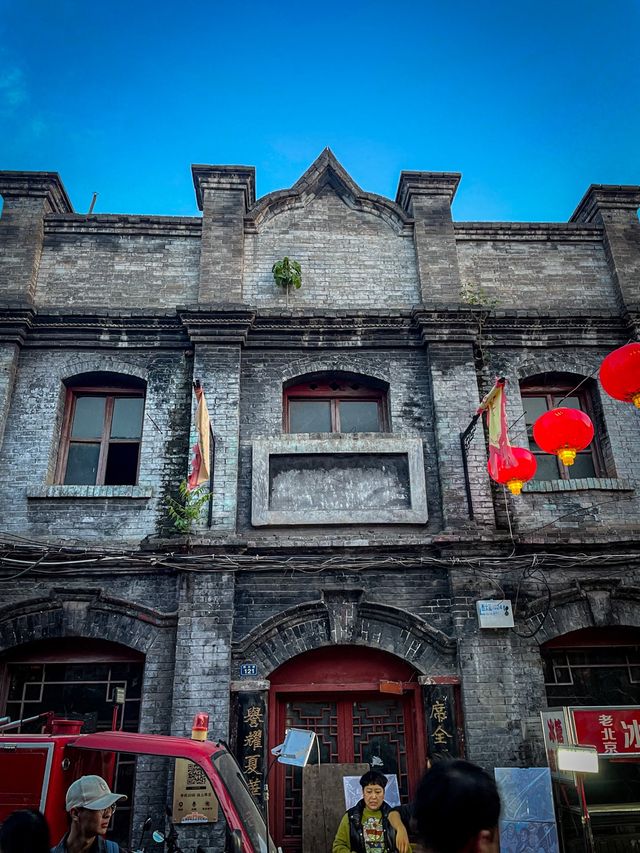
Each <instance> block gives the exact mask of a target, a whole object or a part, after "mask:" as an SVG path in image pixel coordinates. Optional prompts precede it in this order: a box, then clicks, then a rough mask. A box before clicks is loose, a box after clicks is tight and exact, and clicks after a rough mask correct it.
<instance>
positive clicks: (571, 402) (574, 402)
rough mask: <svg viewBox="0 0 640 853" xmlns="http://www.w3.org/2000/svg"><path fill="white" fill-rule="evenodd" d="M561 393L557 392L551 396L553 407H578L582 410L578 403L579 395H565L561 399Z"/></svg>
mask: <svg viewBox="0 0 640 853" xmlns="http://www.w3.org/2000/svg"><path fill="white" fill-rule="evenodd" d="M562 397H563V395H562V394H558V395H557V396H555V397H554V398H553V405H554V408H557V407H558V406H562V408H564V409H580V410H582V404H581V403H580V398H579V397H565V398H564V399H562Z"/></svg>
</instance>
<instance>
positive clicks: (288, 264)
mask: <svg viewBox="0 0 640 853" xmlns="http://www.w3.org/2000/svg"><path fill="white" fill-rule="evenodd" d="M271 272H272V273H273V277H274V279H275V282H276V284H277V285H279V287H286V289H287V292H289V288H290V287H295V289H296V290H299V289H300V287H302V270H301V268H300V264H299V263H298V262H297V261H292V260H290V259H289V258H283V259H282V260H281V261H276V262H275V264H274V265H273V266H272V267H271Z"/></svg>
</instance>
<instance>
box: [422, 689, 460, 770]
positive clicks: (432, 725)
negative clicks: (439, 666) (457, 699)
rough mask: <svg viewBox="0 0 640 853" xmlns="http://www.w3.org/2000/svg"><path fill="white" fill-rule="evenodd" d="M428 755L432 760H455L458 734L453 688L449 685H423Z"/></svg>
mask: <svg viewBox="0 0 640 853" xmlns="http://www.w3.org/2000/svg"><path fill="white" fill-rule="evenodd" d="M423 690H424V705H425V709H426V718H427V719H426V722H427V740H428V744H427V746H428V753H429V755H430V756H431V757H432V758H433V757H435V756H437V757H439V758H457V757H458V755H459V752H458V749H459V747H458V733H457V729H456V719H455V703H454V697H453V691H454V687H453V685H451V684H433V685H432V684H430V685H425V687H424V688H423Z"/></svg>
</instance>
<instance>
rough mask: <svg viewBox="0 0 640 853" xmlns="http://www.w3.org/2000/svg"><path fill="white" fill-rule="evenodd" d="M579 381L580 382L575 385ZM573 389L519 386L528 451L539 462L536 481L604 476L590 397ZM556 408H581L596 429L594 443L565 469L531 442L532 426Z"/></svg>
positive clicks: (550, 386)
mask: <svg viewBox="0 0 640 853" xmlns="http://www.w3.org/2000/svg"><path fill="white" fill-rule="evenodd" d="M578 381H579V379H578V380H577V381H576V383H575V384H577V382H578ZM573 387H574V386H573V385H571V384H563V383H558V384H553V385H551V384H550V385H536V384H533V383H531V384H529V383H523V384H522V385H521V386H520V394H521V397H522V406H523V408H524V414H525V423H526V427H527V437H528V439H529V449H530V450H531V452H532V453H533V454H534V455H535V457H536V460H537V462H538V469H537V471H536V475H535V477H534V479H535V480H560V479H562V480H574V479H577V478H583V477H600V476H604V471H603V463H602V457H601V454H600V448H599V446H598V435H597V425H596V419H595V418H594V409H593V405H592V401H591V394H590V393H589V389H588V388H587V389H586V390H585V389H584V388H578V389H577V390H573ZM567 395H568V396H567ZM558 406H564V407H566V408H568V409H580V410H581V411H583V412H585V413H586V414H587V415H589V417H590V418H591V419H592V421H593V422H594V426H595V427H596V435H595V437H594V440H593V441H592V442H591V444H590V445H589V446H588V447H587V448H585V450H582V451H580V452H579V453H578V454H577V456H576V460H575V462H574V463H573V465H571V466H568V467H567V466H566V465H563V464H562V462H561V461H560V460H559V459H558V458H557V456H552V455H551V454H549V453H545V452H544V451H542V450H540V448H539V447H538V445H537V444H536V443H535V441H534V440H533V425H534V423H535V422H536V421H537V419H538V418H539V417H540V415H542V414H544V413H545V412H547V411H549V409H555V408H557V407H558Z"/></svg>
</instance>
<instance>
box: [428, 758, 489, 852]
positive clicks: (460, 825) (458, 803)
mask: <svg viewBox="0 0 640 853" xmlns="http://www.w3.org/2000/svg"><path fill="white" fill-rule="evenodd" d="M413 813H414V817H415V821H416V824H417V828H418V834H419V835H420V837H421V839H422V841H423V843H424V845H425V847H426V849H427V851H428V853H499V851H500V833H499V831H498V821H499V819H500V795H499V794H498V788H497V786H496V783H495V781H494V780H493V779H492V778H491V776H489V774H488V773H486V772H485V771H484V770H482V769H481V768H480V767H477V766H476V765H475V764H471V763H470V762H469V761H462V760H461V759H456V760H453V761H437V762H435V763H434V765H433V767H432V768H431V769H430V770H427V772H426V773H425V774H424V776H423V777H422V781H421V782H420V784H419V786H418V790H417V792H416V797H415V801H414V804H413Z"/></svg>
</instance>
